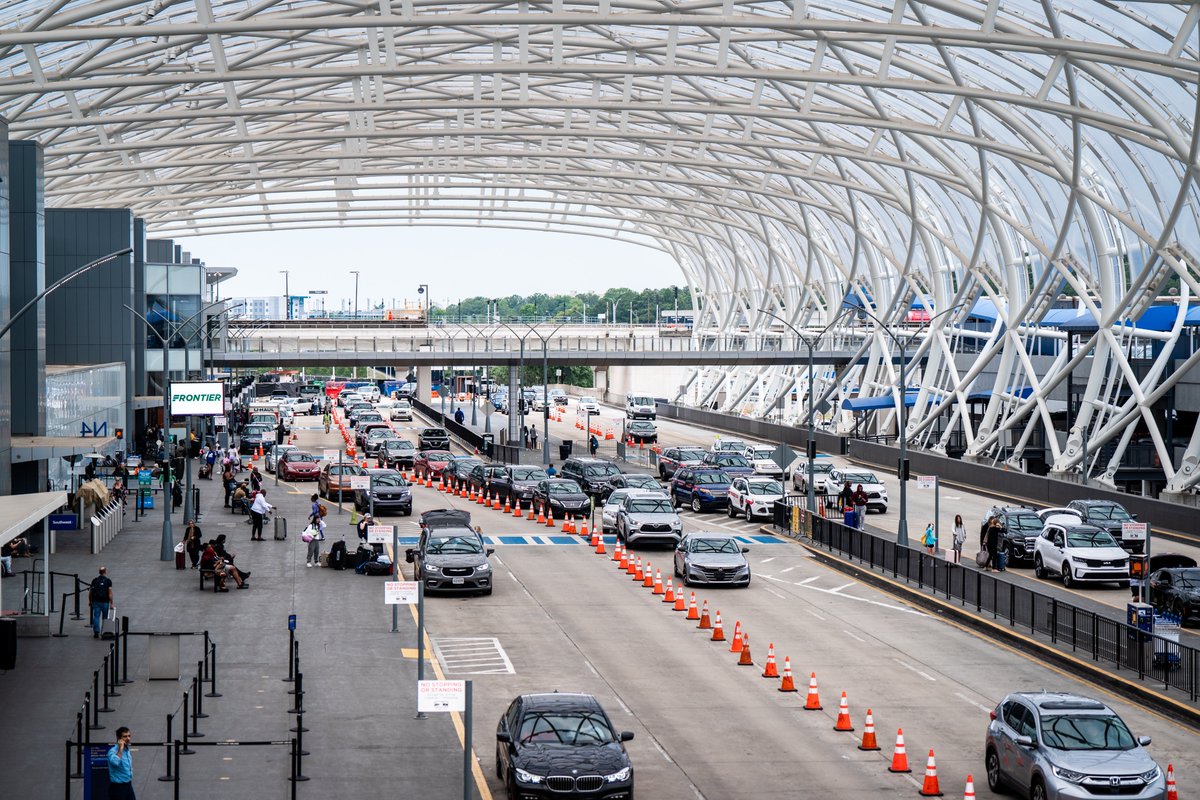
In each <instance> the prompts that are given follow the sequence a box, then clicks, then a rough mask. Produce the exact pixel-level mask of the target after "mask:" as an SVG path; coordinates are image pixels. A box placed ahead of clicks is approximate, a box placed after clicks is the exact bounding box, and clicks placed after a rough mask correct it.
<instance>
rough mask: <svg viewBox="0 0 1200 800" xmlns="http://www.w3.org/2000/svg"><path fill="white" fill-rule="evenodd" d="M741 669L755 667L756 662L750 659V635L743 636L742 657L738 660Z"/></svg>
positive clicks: (744, 634)
mask: <svg viewBox="0 0 1200 800" xmlns="http://www.w3.org/2000/svg"><path fill="white" fill-rule="evenodd" d="M738 666H739V667H753V666H754V661H753V660H752V659H751V658H750V634H748V633H743V634H742V656H741V658H739V659H738Z"/></svg>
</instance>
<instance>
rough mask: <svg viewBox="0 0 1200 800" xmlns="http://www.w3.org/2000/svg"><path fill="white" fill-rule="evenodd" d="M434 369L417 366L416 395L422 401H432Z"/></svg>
mask: <svg viewBox="0 0 1200 800" xmlns="http://www.w3.org/2000/svg"><path fill="white" fill-rule="evenodd" d="M432 373H433V369H432V368H431V367H417V392H416V394H415V395H414V397H416V398H417V399H418V400H420V401H421V402H422V403H432V402H433V396H432V394H431V392H432V391H433V374H432Z"/></svg>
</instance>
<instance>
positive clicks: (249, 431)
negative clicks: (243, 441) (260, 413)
mask: <svg viewBox="0 0 1200 800" xmlns="http://www.w3.org/2000/svg"><path fill="white" fill-rule="evenodd" d="M274 427H275V426H274V425H247V426H246V430H245V431H244V432H243V433H242V435H243V436H255V435H257V434H260V433H266V432H267V431H269V430H271V429H272V428H274Z"/></svg>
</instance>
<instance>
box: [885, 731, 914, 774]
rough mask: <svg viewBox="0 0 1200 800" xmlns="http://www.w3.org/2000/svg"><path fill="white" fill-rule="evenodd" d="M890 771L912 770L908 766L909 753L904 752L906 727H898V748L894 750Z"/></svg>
mask: <svg viewBox="0 0 1200 800" xmlns="http://www.w3.org/2000/svg"><path fill="white" fill-rule="evenodd" d="M888 772H912V770H911V769H909V768H908V754H907V753H905V752H904V728H897V729H896V749H895V750H894V751H893V752H892V765H891V766H890V767H888Z"/></svg>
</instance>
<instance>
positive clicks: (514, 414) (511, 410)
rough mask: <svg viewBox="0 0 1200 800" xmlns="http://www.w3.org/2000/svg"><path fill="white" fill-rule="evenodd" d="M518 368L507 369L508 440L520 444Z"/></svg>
mask: <svg viewBox="0 0 1200 800" xmlns="http://www.w3.org/2000/svg"><path fill="white" fill-rule="evenodd" d="M520 377H521V376H520V375H519V374H518V370H517V369H516V368H515V367H510V368H509V370H508V441H509V443H510V444H511V443H514V442H515V443H516V445H517V446H518V447H520V446H521V442H522V436H521V386H520V383H519V378H520Z"/></svg>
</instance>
